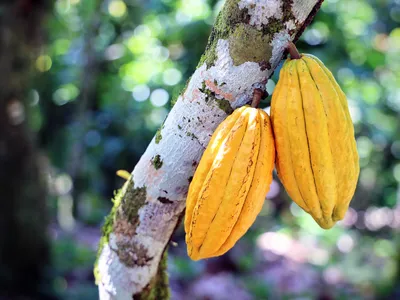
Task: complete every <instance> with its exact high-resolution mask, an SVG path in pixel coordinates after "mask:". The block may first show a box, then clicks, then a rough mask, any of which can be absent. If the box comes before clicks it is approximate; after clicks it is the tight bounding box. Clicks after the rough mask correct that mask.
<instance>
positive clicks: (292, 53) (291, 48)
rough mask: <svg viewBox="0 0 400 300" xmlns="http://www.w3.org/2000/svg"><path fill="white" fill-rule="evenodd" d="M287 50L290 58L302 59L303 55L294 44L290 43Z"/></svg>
mask: <svg viewBox="0 0 400 300" xmlns="http://www.w3.org/2000/svg"><path fill="white" fill-rule="evenodd" d="M287 49H288V51H289V53H290V57H291V58H292V59H300V58H301V54H300V53H299V50H297V48H296V45H295V44H293V42H290V41H289V43H288V46H287Z"/></svg>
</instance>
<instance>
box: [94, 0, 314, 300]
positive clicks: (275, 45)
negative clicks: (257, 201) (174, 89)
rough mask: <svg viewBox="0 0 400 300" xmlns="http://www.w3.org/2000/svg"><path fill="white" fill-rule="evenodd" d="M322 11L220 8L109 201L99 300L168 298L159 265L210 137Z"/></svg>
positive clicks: (251, 2) (299, 0) (296, 6)
mask: <svg viewBox="0 0 400 300" xmlns="http://www.w3.org/2000/svg"><path fill="white" fill-rule="evenodd" d="M321 3H322V0H240V1H239V0H227V1H226V3H225V5H224V7H223V9H222V11H221V13H220V14H219V16H218V18H217V21H216V23H215V26H214V28H213V30H212V32H211V36H210V38H209V42H208V45H207V48H206V51H205V54H204V55H203V56H202V58H201V60H200V63H199V65H198V68H197V70H196V71H195V73H194V74H193V76H192V77H191V79H190V81H189V83H188V85H187V87H186V88H185V90H184V91H183V93H182V94H181V95H180V96H179V98H178V101H177V102H176V104H175V105H174V107H173V108H172V110H171V112H170V113H169V115H168V117H167V119H166V120H165V122H164V124H163V125H162V126H161V128H160V129H159V130H158V132H157V133H156V135H155V137H154V138H153V140H152V141H151V143H150V145H149V146H148V148H147V150H146V152H145V153H144V154H143V156H142V158H141V159H140V161H139V163H138V164H137V165H136V167H135V169H134V170H133V172H132V176H131V178H130V179H129V180H128V181H127V182H126V183H125V185H124V187H123V188H122V190H121V191H120V192H119V193H118V194H117V195H116V197H115V199H114V201H115V203H114V208H113V210H112V212H111V214H110V215H109V216H108V218H107V221H106V224H105V225H104V228H103V237H102V240H101V242H100V246H99V256H98V261H97V265H96V267H95V275H96V281H97V283H98V285H99V294H100V299H102V300H105V299H121V300H124V299H165V298H168V292H167V291H165V286H166V280H167V279H166V276H165V274H164V271H163V270H162V266H165V264H164V263H163V264H161V265H160V261H163V260H164V259H165V258H164V259H162V257H164V256H163V253H164V252H165V249H166V247H167V244H168V242H169V240H170V237H171V235H172V233H173V231H174V229H175V228H176V226H177V224H178V222H179V220H180V216H181V215H182V212H183V210H184V208H185V199H186V195H187V191H188V186H189V183H190V181H191V179H192V176H193V173H194V171H195V170H196V166H197V164H198V162H199V160H200V158H201V155H202V153H203V151H204V149H205V147H206V146H207V144H208V142H209V139H210V137H211V135H212V134H213V132H214V130H215V128H216V127H217V126H218V124H220V123H221V122H222V121H223V120H224V119H225V118H226V116H227V115H228V114H230V113H231V112H232V111H233V109H235V108H237V107H240V106H242V105H245V104H246V103H249V102H250V101H251V99H252V95H253V91H254V89H255V88H261V89H263V90H264V89H265V84H266V82H267V80H268V78H269V77H270V76H271V75H272V73H273V71H274V69H275V68H276V67H277V65H278V64H279V62H280V61H281V59H282V57H283V55H284V52H285V49H286V46H287V43H288V41H293V40H296V39H297V38H298V37H299V36H300V34H301V33H302V32H303V30H304V29H305V27H306V26H307V25H308V24H309V23H310V22H311V20H312V19H313V17H314V15H315V13H316V12H317V10H318V9H319V7H320V5H321ZM160 266H161V267H160Z"/></svg>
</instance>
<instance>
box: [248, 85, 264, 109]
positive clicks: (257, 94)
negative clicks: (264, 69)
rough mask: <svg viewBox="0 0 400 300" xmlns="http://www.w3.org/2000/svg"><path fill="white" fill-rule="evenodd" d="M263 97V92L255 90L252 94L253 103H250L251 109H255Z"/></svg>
mask: <svg viewBox="0 0 400 300" xmlns="http://www.w3.org/2000/svg"><path fill="white" fill-rule="evenodd" d="M263 95H264V92H263V91H262V90H261V89H255V90H254V93H253V101H251V107H254V108H257V107H258V104H260V101H261V98H262V96H263Z"/></svg>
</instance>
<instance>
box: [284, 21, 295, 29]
mask: <svg viewBox="0 0 400 300" xmlns="http://www.w3.org/2000/svg"><path fill="white" fill-rule="evenodd" d="M285 27H286V30H287V31H290V30H294V29H296V24H295V23H294V21H293V20H289V21H287V22H285Z"/></svg>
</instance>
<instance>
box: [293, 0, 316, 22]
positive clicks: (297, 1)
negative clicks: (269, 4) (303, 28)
mask: <svg viewBox="0 0 400 300" xmlns="http://www.w3.org/2000/svg"><path fill="white" fill-rule="evenodd" d="M317 2H318V1H315V0H293V4H292V13H293V15H294V17H295V18H296V20H297V22H298V23H303V22H304V21H305V20H306V19H307V17H308V15H309V14H310V12H311V10H312V9H313V8H314V6H315V4H316V3H317Z"/></svg>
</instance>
